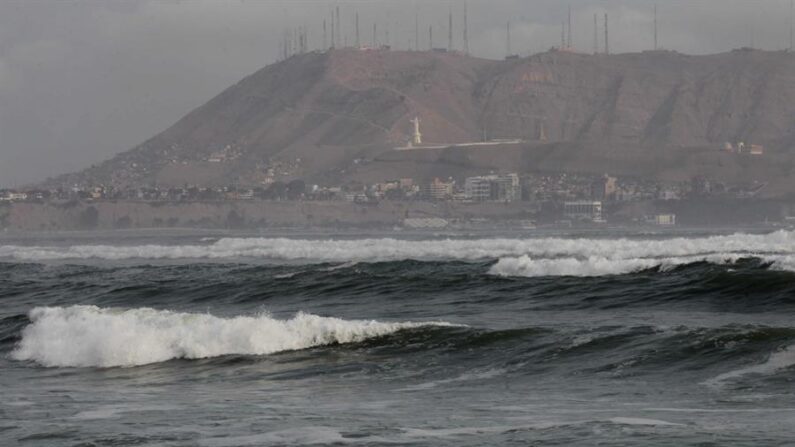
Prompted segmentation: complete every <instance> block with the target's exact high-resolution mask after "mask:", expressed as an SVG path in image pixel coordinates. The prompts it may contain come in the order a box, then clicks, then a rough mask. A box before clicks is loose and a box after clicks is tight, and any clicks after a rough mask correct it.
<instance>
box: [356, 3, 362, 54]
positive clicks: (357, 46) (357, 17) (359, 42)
mask: <svg viewBox="0 0 795 447" xmlns="http://www.w3.org/2000/svg"><path fill="white" fill-rule="evenodd" d="M361 43H362V42H361V41H360V40H359V12H358V11H357V12H356V48H361V46H362V45H361Z"/></svg>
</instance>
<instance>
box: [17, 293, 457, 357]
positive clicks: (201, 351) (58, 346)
mask: <svg viewBox="0 0 795 447" xmlns="http://www.w3.org/2000/svg"><path fill="white" fill-rule="evenodd" d="M29 318H30V320H31V323H30V324H29V325H28V326H27V327H26V328H25V329H24V330H23V331H22V340H21V341H20V342H19V344H18V346H17V348H16V349H15V350H14V351H13V352H12V353H11V357H12V358H13V359H15V360H31V361H35V362H36V363H39V364H41V365H43V366H61V367H90V366H98V367H111V366H136V365H144V364H149V363H156V362H163V361H166V360H171V359H179V358H182V359H199V358H208V357H217V356H222V355H228V354H243V355H266V354H273V353H276V352H280V351H289V350H297V349H306V348H311V347H315V346H323V345H330V344H336V343H353V342H360V341H364V340H366V339H369V338H373V337H380V336H384V335H389V334H392V333H394V332H397V331H400V330H403V329H411V328H418V327H424V326H450V325H449V324H448V323H442V322H431V323H412V322H404V323H384V322H378V321H364V320H342V319H339V318H330V317H320V316H316V315H311V314H306V313H298V314H296V315H295V317H293V318H291V319H289V320H277V319H274V318H271V317H269V316H267V315H258V316H238V317H233V318H221V317H216V316H212V315H208V314H192V313H179V312H171V311H164V310H155V309H150V308H137V309H128V310H122V309H112V308H99V307H96V306H71V307H37V308H35V309H33V310H32V311H31V312H30V313H29Z"/></svg>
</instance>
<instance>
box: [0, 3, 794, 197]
mask: <svg viewBox="0 0 795 447" xmlns="http://www.w3.org/2000/svg"><path fill="white" fill-rule="evenodd" d="M655 3H656V4H657V7H658V21H659V43H660V46H661V47H664V48H667V49H672V50H676V51H680V52H683V53H692V54H703V53H714V52H722V51H728V50H731V49H732V48H737V47H742V46H751V45H753V46H755V47H757V48H762V49H767V50H779V49H785V48H788V47H789V45H790V4H791V2H790V0H657V1H654V0H590V1H587V0H571V1H565V0H480V1H478V0H469V2H468V8H469V35H470V39H469V40H470V49H471V52H472V53H473V54H474V55H476V56H481V57H488V58H502V57H504V55H505V52H506V37H505V35H506V32H505V27H506V22H507V21H508V20H510V21H511V29H512V50H513V52H516V53H520V54H523V55H526V54H531V53H536V52H540V51H544V50H546V49H548V48H549V47H551V46H553V45H558V44H559V42H560V34H561V22H562V21H564V20H565V19H566V15H567V12H566V10H567V7H568V6H569V5H571V7H572V11H573V22H574V25H573V27H572V30H573V41H574V46H575V47H576V48H577V49H578V50H582V51H586V52H590V51H591V50H592V48H593V35H594V28H593V15H594V14H595V13H599V15H600V22H601V17H602V14H603V13H605V12H607V13H609V14H610V48H611V51H612V52H628V51H640V50H645V49H649V48H651V47H652V46H653V7H654V4H655ZM336 5H339V6H340V9H341V12H340V14H341V21H342V25H343V35H345V36H347V38H343V39H347V42H349V43H353V41H354V27H353V20H354V19H353V17H354V11H358V12H359V16H360V26H361V29H362V31H361V34H362V40H363V41H364V42H369V41H371V40H372V23H373V22H374V21H377V22H378V29H379V32H378V35H379V41H380V42H382V43H383V41H384V40H385V39H386V37H385V32H386V30H387V29H389V32H390V42H389V43H391V44H392V45H393V46H397V47H399V48H404V47H407V46H409V45H413V41H414V27H415V25H414V17H415V11H416V10H419V13H420V28H421V32H420V39H419V43H420V47H421V48H423V49H424V48H427V46H428V27H429V26H430V25H432V26H433V28H434V46H446V45H447V16H448V11H449V10H450V8H452V10H453V12H454V14H455V24H454V28H455V40H456V42H455V46H456V47H457V48H461V46H462V36H461V16H462V10H463V1H459V0H456V1H449V0H446V1H432V0H426V1H416V2H415V1H413V0H392V1H389V0H370V1H339V2H332V1H298V0H291V1H269V0H228V1H226V0H182V1H178V0H169V1H167V0H124V1H112V0H80V1H69V0H49V1H43V0H0V186H17V185H22V184H26V183H30V182H34V181H38V180H42V179H44V178H45V177H47V176H52V175H57V174H61V173H65V172H69V171H74V170H78V169H81V168H84V167H87V166H89V165H90V164H92V163H97V162H99V161H102V160H104V159H106V158H109V157H111V156H113V155H114V154H116V153H119V152H122V151H124V150H127V149H130V148H132V147H133V146H135V145H137V144H138V143H140V142H142V141H144V140H146V139H147V138H149V137H151V136H152V135H154V134H156V133H158V132H160V131H161V130H164V129H166V128H167V127H168V126H170V125H171V124H173V123H174V122H175V121H176V120H177V119H179V118H180V117H181V116H183V115H184V114H185V113H187V112H188V111H190V110H191V109H193V108H194V107H197V106H199V105H201V104H203V103H204V102H206V101H207V100H209V99H210V98H211V97H213V96H214V95H216V94H217V93H219V92H220V91H221V90H223V89H224V88H226V87H228V86H229V85H231V84H233V83H235V82H236V81H238V80H239V79H240V78H242V77H244V76H246V75H248V74H250V73H252V72H253V71H255V70H257V69H258V68H261V67H262V66H264V65H267V64H270V63H272V62H274V61H275V60H276V59H277V58H278V54H279V41H280V39H281V36H282V35H283V33H284V29H285V27H289V26H306V27H307V28H309V30H310V31H309V46H310V48H316V47H318V46H320V45H322V41H323V32H322V21H323V19H324V18H328V17H329V15H330V10H331V9H332V6H336ZM415 5H416V6H415ZM600 26H601V24H600ZM365 30H367V31H365ZM601 33H602V31H601V29H600V32H599V34H600V39H601ZM602 45H603V42H601V40H600V48H601V46H602Z"/></svg>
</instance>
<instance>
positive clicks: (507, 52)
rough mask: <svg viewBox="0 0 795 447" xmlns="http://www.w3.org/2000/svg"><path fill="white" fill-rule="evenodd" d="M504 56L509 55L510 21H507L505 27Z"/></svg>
mask: <svg viewBox="0 0 795 447" xmlns="http://www.w3.org/2000/svg"><path fill="white" fill-rule="evenodd" d="M505 55H506V56H510V55H511V21H510V20H509V21H508V24H507V26H506V41H505Z"/></svg>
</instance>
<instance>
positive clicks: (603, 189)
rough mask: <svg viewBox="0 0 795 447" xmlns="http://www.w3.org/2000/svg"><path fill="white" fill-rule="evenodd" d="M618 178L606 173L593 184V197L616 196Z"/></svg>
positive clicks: (607, 198)
mask: <svg viewBox="0 0 795 447" xmlns="http://www.w3.org/2000/svg"><path fill="white" fill-rule="evenodd" d="M616 182H617V179H616V178H615V177H610V176H609V175H607V174H605V175H604V176H603V177H600V178H599V179H597V180H595V181H594V182H593V183H592V184H591V198H592V199H594V200H612V199H614V198H615V196H616V190H617V189H618V187H617V185H616Z"/></svg>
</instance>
